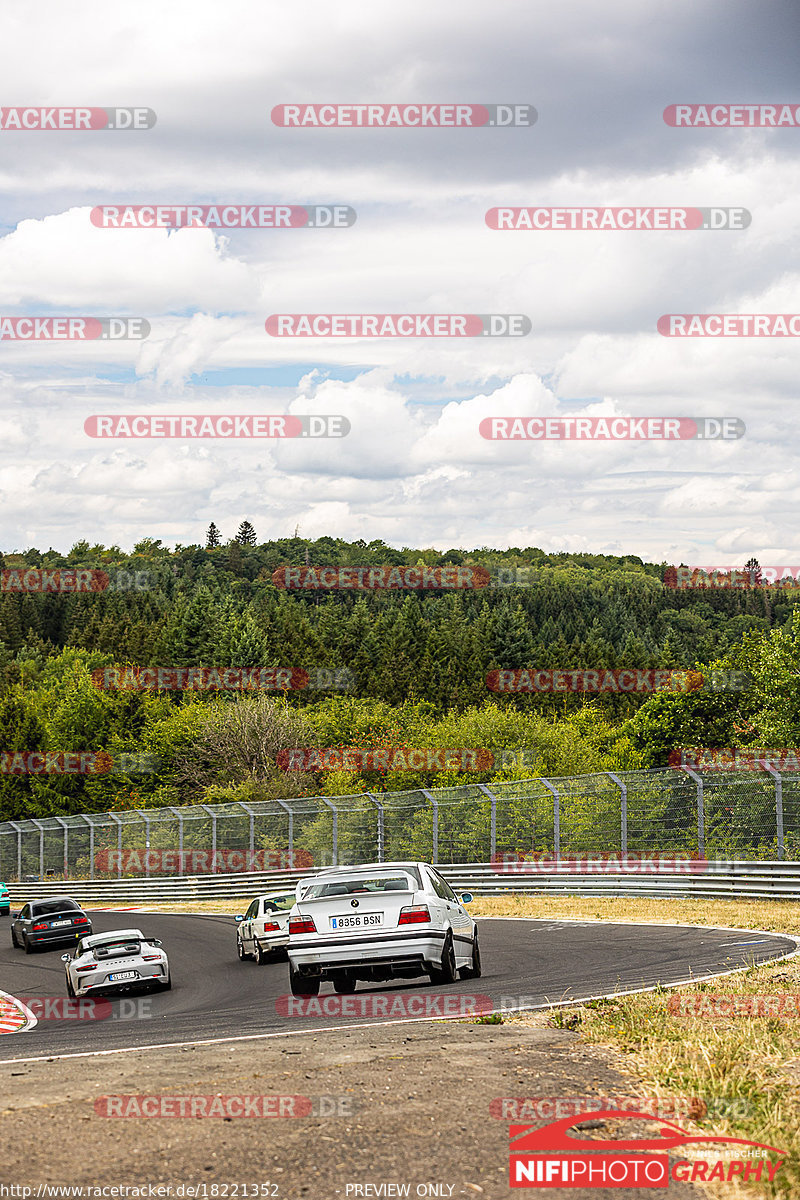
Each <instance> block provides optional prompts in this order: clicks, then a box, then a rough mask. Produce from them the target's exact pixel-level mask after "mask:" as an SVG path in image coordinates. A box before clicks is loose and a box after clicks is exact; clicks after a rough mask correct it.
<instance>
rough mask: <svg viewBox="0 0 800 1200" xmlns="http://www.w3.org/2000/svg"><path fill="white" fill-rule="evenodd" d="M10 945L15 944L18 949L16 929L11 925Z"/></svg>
mask: <svg viewBox="0 0 800 1200" xmlns="http://www.w3.org/2000/svg"><path fill="white" fill-rule="evenodd" d="M11 945H12V946H15V947H16V948H17V950H19V942H18V941H17V931H16V929H15V928H14V926H13V925H12V926H11Z"/></svg>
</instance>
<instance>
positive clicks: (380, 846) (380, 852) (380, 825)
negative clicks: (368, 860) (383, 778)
mask: <svg viewBox="0 0 800 1200" xmlns="http://www.w3.org/2000/svg"><path fill="white" fill-rule="evenodd" d="M364 795H365V796H366V797H367V799H368V800H371V801H372V803H373V804H374V805H375V807H376V809H377V810H378V812H377V817H378V862H383V842H384V824H383V805H382V804H381V802H380V800H378V799H377V798H376V797H375V796H373V794H372V792H364Z"/></svg>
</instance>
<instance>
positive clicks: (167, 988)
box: [161, 975, 172, 992]
mask: <svg viewBox="0 0 800 1200" xmlns="http://www.w3.org/2000/svg"><path fill="white" fill-rule="evenodd" d="M161 991H162V992H171V991H172V976H171V975H170V976H169V978H168V979H167V982H166V983H162V984H161Z"/></svg>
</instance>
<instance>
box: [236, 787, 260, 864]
mask: <svg viewBox="0 0 800 1200" xmlns="http://www.w3.org/2000/svg"><path fill="white" fill-rule="evenodd" d="M236 803H237V804H238V805H239V808H243V809H244V811H245V812H246V813H247V815H248V817H249V818H250V866H251V867H252V865H253V855H254V854H255V849H256V826H255V815H254V813H253V810H252V808H251V807H250V805H249V804H245V803H244V802H243V801H242V800H237V801H236Z"/></svg>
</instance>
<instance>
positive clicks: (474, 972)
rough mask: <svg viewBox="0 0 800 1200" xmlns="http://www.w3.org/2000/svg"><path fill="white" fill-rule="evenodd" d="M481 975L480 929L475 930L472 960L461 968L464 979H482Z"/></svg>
mask: <svg viewBox="0 0 800 1200" xmlns="http://www.w3.org/2000/svg"><path fill="white" fill-rule="evenodd" d="M480 977H481V948H480V946H479V945H478V931H477V929H476V930H475V940H474V942H473V943H472V962H471V963H470V965H469V966H468V967H462V968H461V978H462V979H480Z"/></svg>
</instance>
